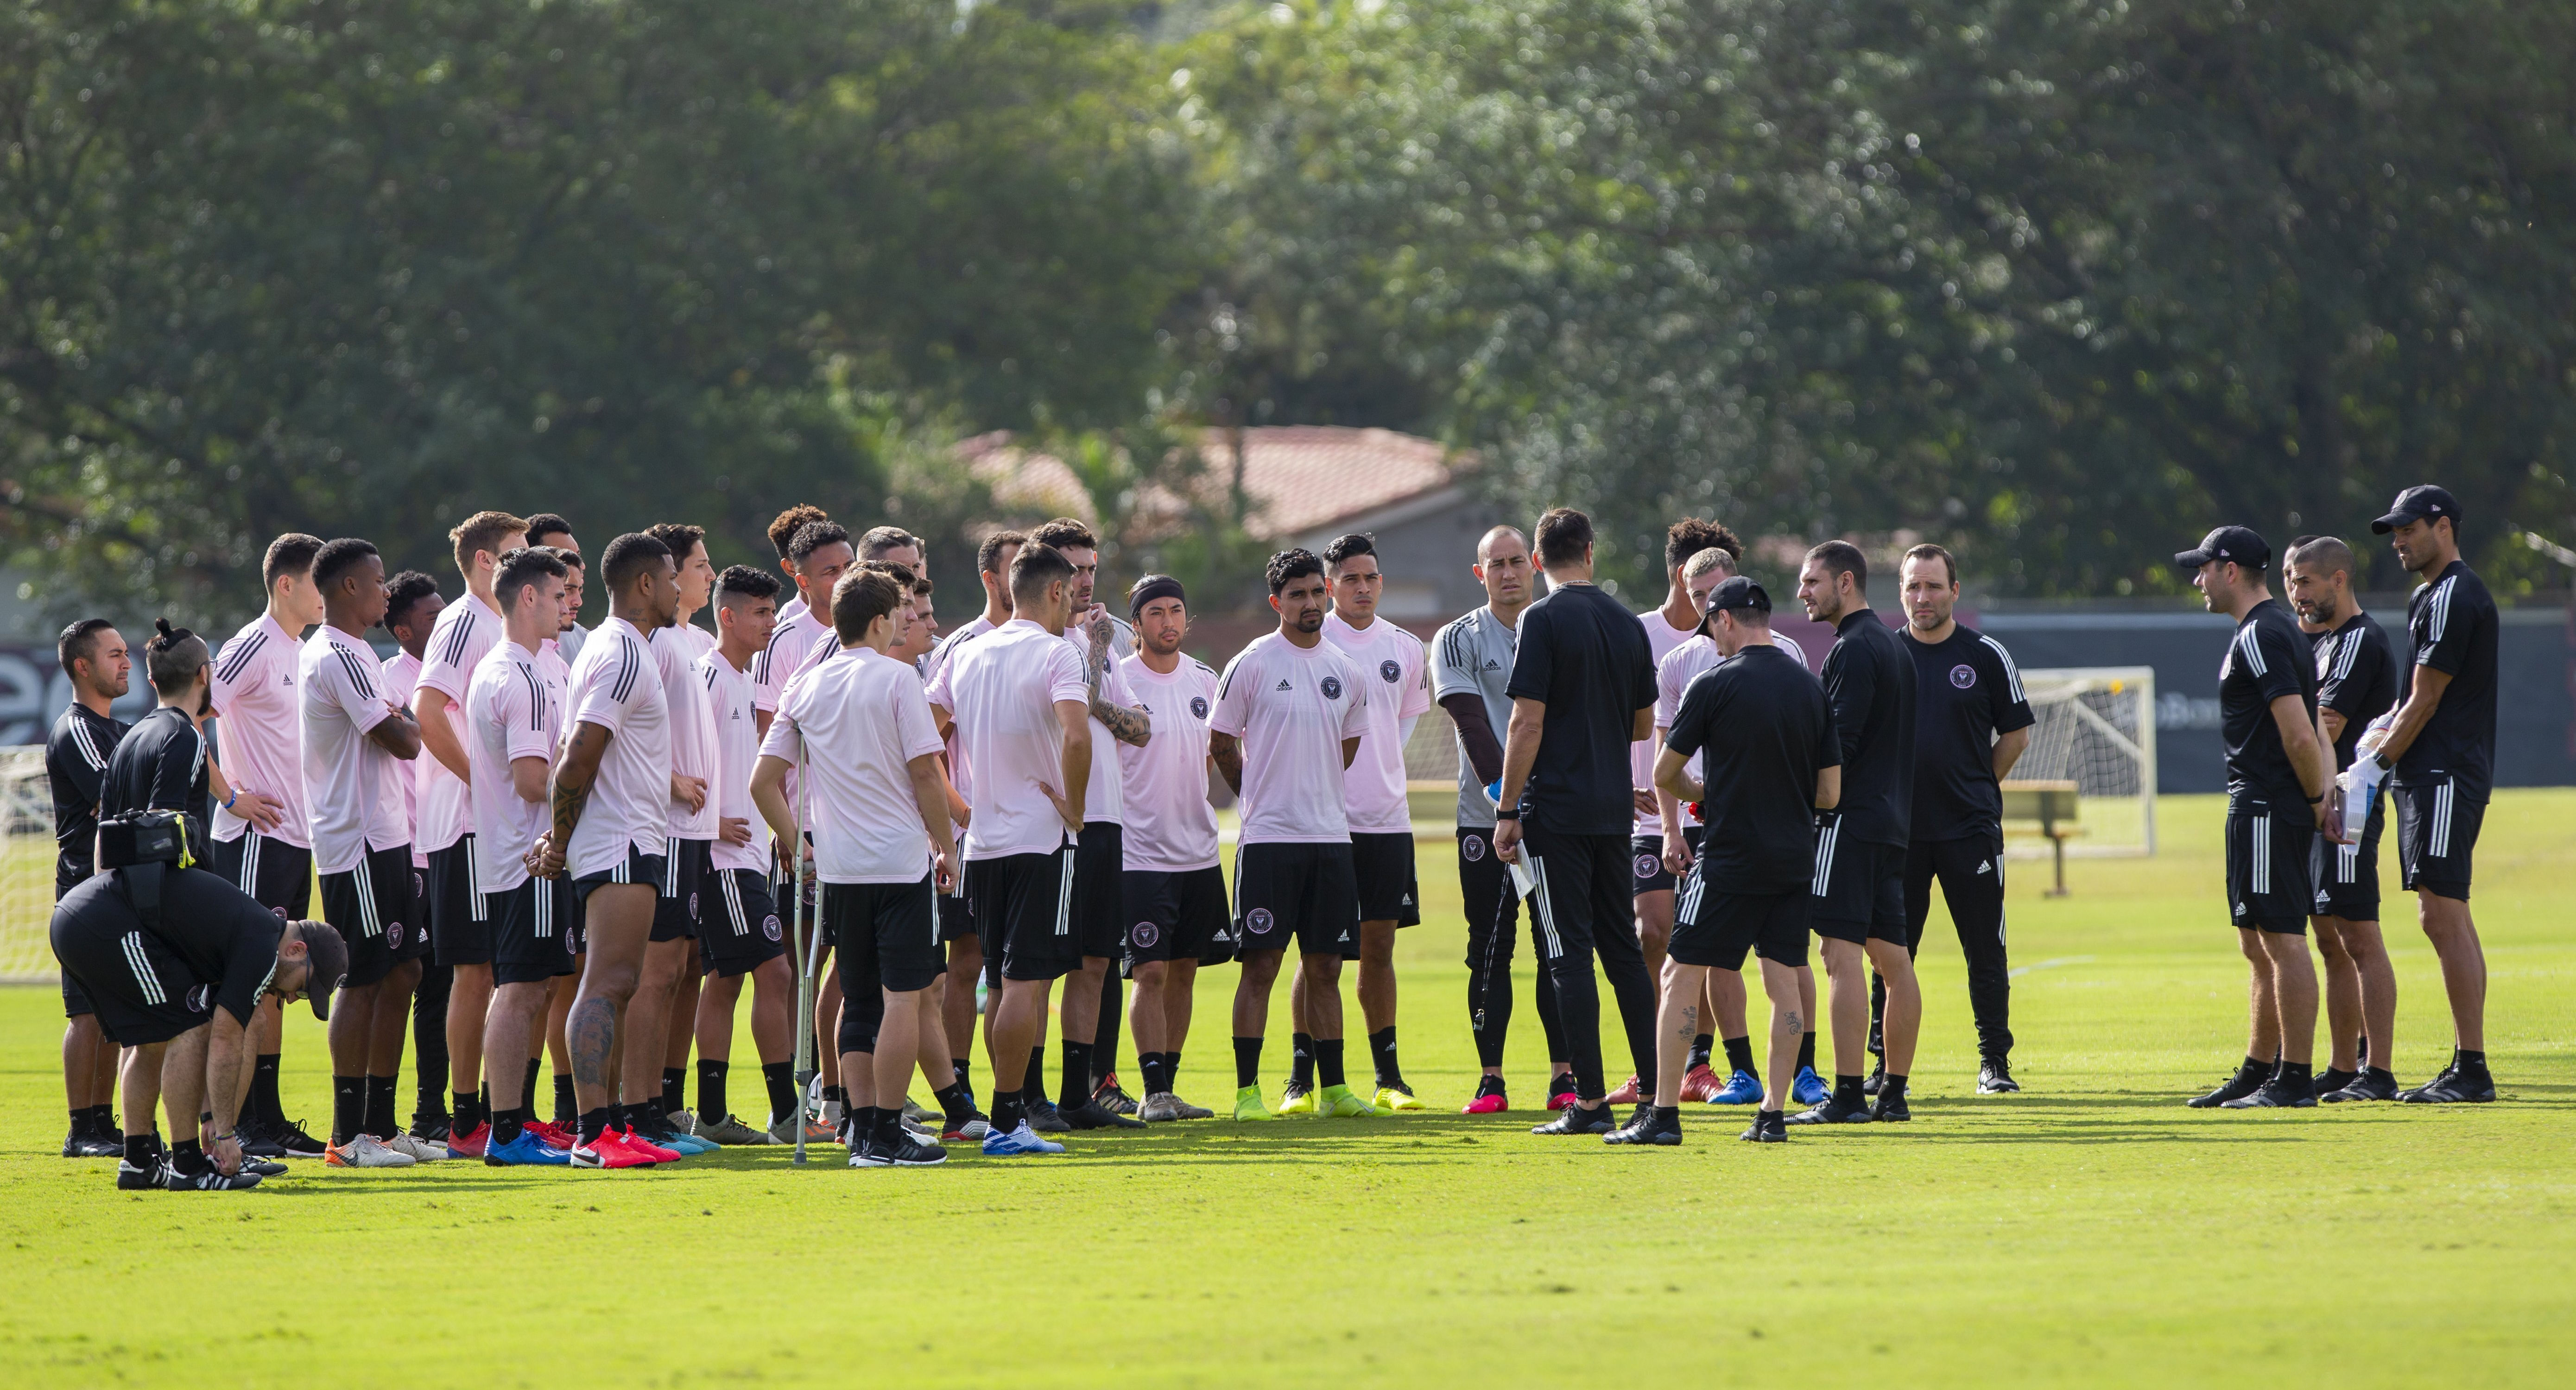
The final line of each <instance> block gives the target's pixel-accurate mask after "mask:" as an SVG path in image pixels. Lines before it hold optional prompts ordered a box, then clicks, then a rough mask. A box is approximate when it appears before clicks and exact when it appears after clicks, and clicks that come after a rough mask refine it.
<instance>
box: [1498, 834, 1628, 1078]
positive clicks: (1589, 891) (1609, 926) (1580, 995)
mask: <svg viewBox="0 0 2576 1390" xmlns="http://www.w3.org/2000/svg"><path fill="white" fill-rule="evenodd" d="M1521 854H1522V856H1523V858H1525V859H1526V860H1527V861H1528V862H1529V864H1530V867H1531V868H1532V869H1533V870H1535V871H1536V872H1537V874H1538V886H1537V891H1536V892H1535V893H1533V894H1532V895H1531V896H1532V897H1533V898H1534V899H1535V901H1534V902H1533V903H1532V911H1531V916H1532V920H1533V921H1534V922H1535V923H1536V926H1537V931H1536V936H1537V938H1538V950H1539V959H1540V960H1542V961H1544V962H1546V965H1547V970H1548V974H1549V975H1550V976H1551V977H1552V978H1553V979H1554V980H1555V981H1556V1013H1557V1018H1558V1019H1559V1020H1560V1021H1561V1022H1562V1024H1563V1025H1564V1028H1565V1050H1566V1060H1567V1061H1568V1062H1571V1063H1572V1064H1573V1065H1574V1093H1575V1094H1576V1095H1578V1096H1581V1097H1582V1098H1584V1099H1585V1100H1599V1099H1600V1098H1601V1097H1602V1096H1603V1095H1604V1094H1606V1091H1605V1088H1604V1087H1603V1086H1602V1084H1601V1067H1602V1059H1601V993H1600V989H1599V987H1598V986H1597V985H1596V984H1595V983H1594V982H1593V979H1592V957H1593V953H1594V952H1596V951H1597V952H1599V953H1600V956H1601V970H1602V973H1603V974H1606V975H1608V976H1609V977H1610V992H1611V994H1612V996H1613V997H1614V998H1616V999H1617V1000H1618V1003H1619V1021H1620V1022H1621V1023H1622V1024H1624V1025H1626V1027H1627V1031H1628V1052H1629V1056H1630V1059H1631V1060H1632V1061H1633V1062H1634V1063H1635V1066H1636V1073H1637V1078H1638V1080H1640V1081H1641V1082H1642V1081H1643V1080H1644V1079H1645V1078H1647V1077H1649V1076H1652V1075H1654V1074H1655V986H1654V982H1653V981H1652V980H1650V979H1648V978H1647V976H1646V953H1645V950H1644V948H1643V947H1641V946H1640V945H1638V943H1637V926H1636V919H1635V916H1634V913H1633V910H1632V908H1631V906H1630V899H1631V898H1632V897H1633V893H1632V891H1631V890H1632V887H1633V885H1634V878H1633V871H1632V870H1631V869H1630V867H1629V858H1628V832H1627V831H1626V830H1625V829H1622V830H1620V831H1619V832H1618V833H1617V834H1613V835H1567V834H1562V833H1559V832H1556V831H1551V830H1549V829H1547V828H1546V827H1544V826H1539V825H1532V826H1529V827H1528V828H1527V829H1526V831H1525V832H1524V833H1523V838H1522V840H1521Z"/></svg>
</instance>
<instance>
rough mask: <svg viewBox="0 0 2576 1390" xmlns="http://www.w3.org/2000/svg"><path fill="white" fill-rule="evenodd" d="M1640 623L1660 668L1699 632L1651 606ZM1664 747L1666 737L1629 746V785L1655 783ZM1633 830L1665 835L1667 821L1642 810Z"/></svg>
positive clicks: (1641, 832) (1641, 617)
mask: <svg viewBox="0 0 2576 1390" xmlns="http://www.w3.org/2000/svg"><path fill="white" fill-rule="evenodd" d="M1637 623H1638V625H1639V626H1640V627H1643V628H1644V629H1645V630H1646V650H1647V656H1648V659H1649V660H1651V661H1653V662H1654V663H1655V666H1656V668H1657V669H1658V670H1660V669H1662V667H1663V664H1664V658H1665V657H1667V656H1670V655H1671V654H1672V652H1673V649H1674V648H1675V647H1678V646H1680V645H1681V644H1683V643H1684V642H1687V641H1689V640H1691V638H1693V637H1695V636H1697V635H1698V634H1699V628H1698V626H1697V625H1696V624H1694V625H1693V626H1690V627H1686V628H1681V629H1675V628H1674V627H1673V625H1672V624H1671V623H1668V622H1666V621H1664V610H1663V609H1661V608H1652V609H1648V610H1647V611H1645V612H1643V613H1640V614H1638V615H1637ZM1663 747H1664V744H1663V740H1661V739H1653V738H1650V739H1642V740H1639V741H1638V742H1635V743H1631V744H1629V745H1628V785H1629V786H1632V787H1652V786H1653V785H1655V755H1656V754H1658V753H1660V752H1662V751H1663ZM1631 833H1632V834H1637V835H1661V834H1663V833H1664V823H1663V820H1662V818H1660V817H1657V816H1650V815H1645V814H1642V813H1641V814H1640V815H1638V817H1637V825H1636V829H1635V830H1634V831H1632V832H1631Z"/></svg>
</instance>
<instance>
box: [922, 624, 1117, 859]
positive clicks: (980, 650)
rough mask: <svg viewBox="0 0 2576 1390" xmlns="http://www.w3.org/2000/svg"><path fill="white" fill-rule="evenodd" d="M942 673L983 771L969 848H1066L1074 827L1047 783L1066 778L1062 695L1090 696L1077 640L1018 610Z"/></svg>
mask: <svg viewBox="0 0 2576 1390" xmlns="http://www.w3.org/2000/svg"><path fill="white" fill-rule="evenodd" d="M939 679H941V680H943V681H944V682H945V683H946V684H945V688H944V689H943V691H942V693H943V694H944V695H945V696H946V697H947V698H948V699H949V700H950V701H953V703H950V704H947V705H945V706H944V708H946V709H947V710H948V711H949V712H950V714H951V715H952V716H953V717H954V718H955V719H956V721H957V741H958V745H959V747H960V748H961V749H963V750H964V752H965V755H966V762H967V764H968V765H969V766H971V767H972V768H974V770H975V792H974V796H973V798H972V799H971V802H970V804H971V805H973V806H974V808H975V814H974V818H973V821H972V823H971V824H969V825H968V826H967V827H966V849H965V855H966V857H967V858H969V859H1000V858H1003V857H1005V856H1007V855H1014V854H1053V853H1055V852H1056V851H1057V850H1060V849H1062V848H1064V846H1065V844H1066V843H1067V842H1068V841H1069V840H1070V839H1071V835H1070V832H1068V831H1067V830H1066V829H1065V828H1064V818H1063V817H1062V816H1059V815H1057V814H1056V809H1055V803H1054V802H1052V801H1049V800H1048V799H1047V796H1046V793H1045V792H1044V791H1041V790H1040V788H1041V787H1042V786H1044V787H1055V786H1056V785H1057V784H1058V783H1059V782H1061V781H1062V780H1063V779H1064V771H1063V758H1064V727H1063V726H1062V725H1061V724H1059V723H1058V722H1057V721H1056V712H1055V707H1056V704H1057V702H1058V701H1062V700H1072V701H1075V702H1076V703H1087V701H1088V698H1089V691H1088V690H1087V689H1086V688H1085V687H1084V685H1083V683H1082V662H1081V660H1080V659H1079V658H1077V657H1075V656H1074V654H1073V648H1072V647H1070V646H1068V645H1066V644H1065V642H1064V639H1063V638H1062V637H1060V636H1058V635H1057V634H1055V633H1052V632H1049V631H1047V630H1046V629H1045V628H1043V627H1040V626H1039V625H1038V624H1036V623H1034V622H1031V621H1029V620H1028V619H1026V618H1013V619H1012V620H1011V621H1009V622H1007V623H1004V624H1002V625H1001V626H1000V627H998V628H995V629H993V630H992V631H991V632H989V633H987V634H985V635H984V636H982V637H980V638H977V639H976V640H975V641H974V642H973V643H972V644H970V645H968V646H966V647H965V648H964V649H962V650H960V651H959V652H958V653H957V657H956V659H955V660H954V661H952V662H950V663H949V664H948V666H947V667H946V668H945V670H944V671H943V672H942V673H941V675H940V677H939ZM1059 790H1062V789H1061V788H1059ZM1084 814H1085V816H1086V817H1087V816H1088V815H1089V812H1088V810H1086V811H1085V813H1084Z"/></svg>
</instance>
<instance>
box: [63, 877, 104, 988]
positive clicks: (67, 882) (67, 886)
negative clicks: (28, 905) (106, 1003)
mask: <svg viewBox="0 0 2576 1390" xmlns="http://www.w3.org/2000/svg"><path fill="white" fill-rule="evenodd" d="M89 879H90V876H89V875H88V874H82V875H80V876H79V877H77V878H75V877H72V876H70V875H67V874H65V873H64V872H63V871H62V869H61V868H60V866H57V867H56V868H55V869H54V901H55V902H61V901H62V900H63V898H64V897H65V896H66V895H67V894H69V893H70V892H71V891H72V890H73V889H75V888H78V887H80V886H81V885H82V884H84V883H86V882H88V881H89ZM54 963H55V964H56V965H61V964H62V962H61V961H60V960H59V959H58V960H56V961H55V962H54ZM62 977H63V1017H65V1018H81V1017H84V1016H86V1015H89V1014H94V1013H97V1012H98V1009H97V1008H96V1006H94V1005H92V1004H91V1003H90V1002H89V996H88V995H86V994H83V993H81V987H80V982H79V981H78V980H75V979H73V978H72V972H71V971H70V970H69V969H65V970H64V971H63V972H62Z"/></svg>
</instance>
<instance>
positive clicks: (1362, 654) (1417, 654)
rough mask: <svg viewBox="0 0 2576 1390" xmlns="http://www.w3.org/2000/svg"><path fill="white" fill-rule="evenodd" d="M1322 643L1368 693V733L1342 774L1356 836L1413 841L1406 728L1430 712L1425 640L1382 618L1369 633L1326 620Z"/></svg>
mask: <svg viewBox="0 0 2576 1390" xmlns="http://www.w3.org/2000/svg"><path fill="white" fill-rule="evenodd" d="M1324 640H1325V641H1326V642H1328V643H1330V644H1332V645H1333V646H1336V647H1339V648H1341V649H1342V652H1343V654H1344V655H1347V656H1348V657H1350V659H1351V660H1352V661H1353V662H1355V663H1357V664H1358V666H1359V668H1360V672H1361V683H1362V684H1364V685H1367V686H1368V688H1369V696H1370V699H1369V702H1368V707H1367V728H1368V731H1367V732H1366V733H1363V734H1361V735H1360V752H1359V756H1358V757H1356V758H1353V759H1351V765H1350V766H1349V767H1348V768H1346V769H1344V770H1343V772H1342V800H1343V804H1344V805H1345V806H1346V807H1347V808H1348V809H1349V812H1350V818H1351V830H1352V832H1353V833H1354V834H1371V835H1389V834H1393V835H1410V834H1412V833H1413V807H1412V804H1411V803H1409V802H1407V801H1406V800H1405V797H1404V725H1405V721H1406V720H1409V719H1419V718H1421V717H1422V713H1423V711H1425V710H1428V709H1430V708H1431V687H1430V685H1429V684H1428V683H1427V682H1426V681H1425V680H1424V678H1423V675H1424V668H1425V660H1424V655H1423V650H1422V639H1421V638H1419V637H1416V636H1414V635H1413V634H1412V633H1410V632H1407V631H1405V630H1404V629H1403V628H1400V627H1397V626H1396V625H1395V624H1393V623H1390V622H1388V621H1387V620H1385V619H1384V618H1379V619H1377V620H1375V621H1373V622H1371V623H1370V624H1369V625H1368V626H1367V627H1366V628H1356V627H1353V626H1351V625H1350V624H1349V623H1346V622H1344V621H1342V615H1341V614H1339V613H1327V614H1325V615H1324Z"/></svg>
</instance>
